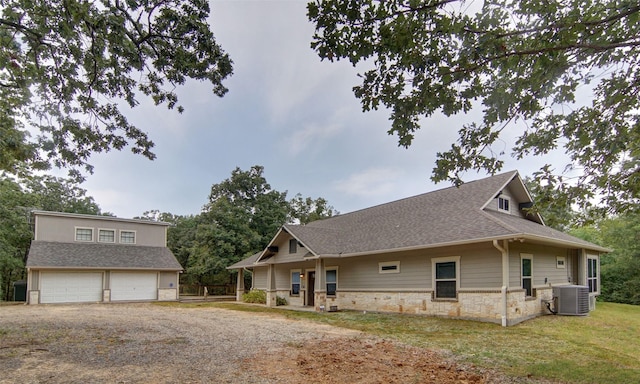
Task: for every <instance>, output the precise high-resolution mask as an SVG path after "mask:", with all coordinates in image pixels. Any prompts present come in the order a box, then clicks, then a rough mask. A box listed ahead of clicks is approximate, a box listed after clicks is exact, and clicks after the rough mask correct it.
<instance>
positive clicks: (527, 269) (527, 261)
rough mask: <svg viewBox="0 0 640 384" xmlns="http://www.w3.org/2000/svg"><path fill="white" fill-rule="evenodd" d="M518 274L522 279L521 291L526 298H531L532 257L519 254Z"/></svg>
mask: <svg viewBox="0 0 640 384" xmlns="http://www.w3.org/2000/svg"><path fill="white" fill-rule="evenodd" d="M520 265H521V268H520V274H521V279H522V289H524V290H525V292H526V293H525V295H526V296H533V255H529V254H526V253H521V254H520Z"/></svg>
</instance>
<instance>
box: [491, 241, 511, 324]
mask: <svg viewBox="0 0 640 384" xmlns="http://www.w3.org/2000/svg"><path fill="white" fill-rule="evenodd" d="M505 243H506V242H505ZM493 246H494V247H495V248H496V249H497V250H498V251H500V253H501V254H502V288H501V290H500V293H501V295H502V326H503V327H506V326H507V320H508V319H507V290H508V289H509V252H508V250H507V247H508V246H507V245H506V244H505V247H502V246H500V244H499V243H498V240H493Z"/></svg>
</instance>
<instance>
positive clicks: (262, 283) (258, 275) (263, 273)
mask: <svg viewBox="0 0 640 384" xmlns="http://www.w3.org/2000/svg"><path fill="white" fill-rule="evenodd" d="M253 288H254V289H267V267H257V268H254V269H253Z"/></svg>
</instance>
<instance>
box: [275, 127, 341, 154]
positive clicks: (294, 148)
mask: <svg viewBox="0 0 640 384" xmlns="http://www.w3.org/2000/svg"><path fill="white" fill-rule="evenodd" d="M341 129H342V125H341V124H338V123H330V124H326V125H325V124H316V123H308V124H306V125H305V127H304V128H302V129H299V130H296V131H294V132H291V133H290V134H289V136H288V138H287V139H286V142H287V148H288V149H287V150H288V151H289V153H290V154H291V155H293V156H297V155H299V154H300V153H303V152H306V151H308V150H313V147H314V145H316V144H318V143H319V142H321V141H324V140H327V139H329V138H331V137H332V136H335V135H336V134H338V133H339V132H340V131H341Z"/></svg>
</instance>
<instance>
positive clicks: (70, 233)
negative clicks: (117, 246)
mask: <svg viewBox="0 0 640 384" xmlns="http://www.w3.org/2000/svg"><path fill="white" fill-rule="evenodd" d="M76 227H82V228H92V229H93V242H97V236H98V230H99V229H109V230H115V231H116V233H115V236H116V243H118V240H119V231H121V230H125V231H135V232H136V243H135V245H146V246H155V247H164V246H166V228H167V227H166V226H165V225H158V224H151V223H144V222H134V221H128V220H125V221H118V220H117V219H108V220H107V219H103V218H101V217H100V218H95V219H93V218H91V217H65V216H48V215H36V233H35V240H41V241H55V242H66V243H72V242H75V241H76V240H75V233H76V231H75V229H76Z"/></svg>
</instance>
